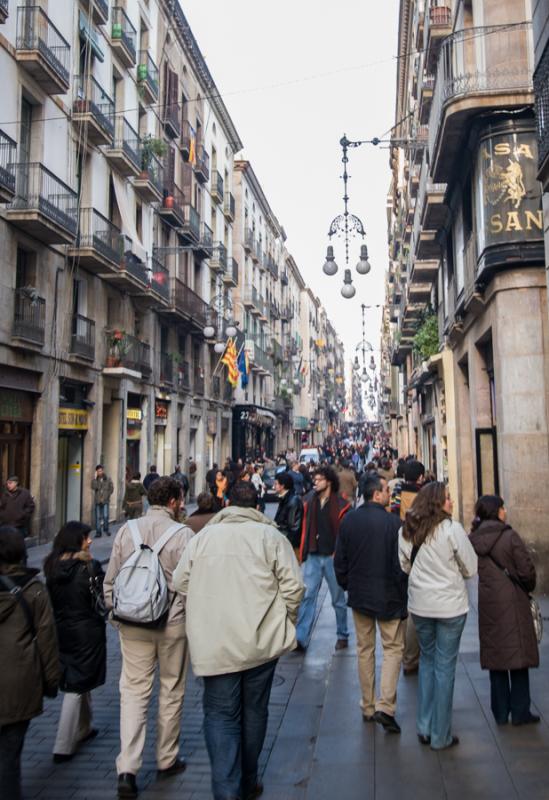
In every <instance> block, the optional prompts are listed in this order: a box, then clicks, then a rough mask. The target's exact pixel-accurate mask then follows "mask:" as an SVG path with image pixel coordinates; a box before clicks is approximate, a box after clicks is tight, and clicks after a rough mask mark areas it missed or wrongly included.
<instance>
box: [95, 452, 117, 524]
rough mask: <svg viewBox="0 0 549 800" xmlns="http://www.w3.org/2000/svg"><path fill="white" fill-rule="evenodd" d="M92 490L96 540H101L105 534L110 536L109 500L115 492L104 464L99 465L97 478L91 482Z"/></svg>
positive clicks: (96, 473)
mask: <svg viewBox="0 0 549 800" xmlns="http://www.w3.org/2000/svg"><path fill="white" fill-rule="evenodd" d="M91 488H92V492H93V503H94V508H95V538H96V539H100V538H101V535H102V533H103V532H104V533H105V534H106V535H107V536H110V532H109V500H110V497H111V495H112V493H113V491H114V486H113V482H112V480H111V479H110V478H109V476H108V475H107V474H106V473H105V469H104V467H103V465H102V464H98V465H97V466H96V468H95V477H94V478H93V480H92V482H91Z"/></svg>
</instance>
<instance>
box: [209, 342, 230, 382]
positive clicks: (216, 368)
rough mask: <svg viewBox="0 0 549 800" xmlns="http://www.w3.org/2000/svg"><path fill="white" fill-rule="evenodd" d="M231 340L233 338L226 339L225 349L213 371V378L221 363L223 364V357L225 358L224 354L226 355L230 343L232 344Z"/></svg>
mask: <svg viewBox="0 0 549 800" xmlns="http://www.w3.org/2000/svg"><path fill="white" fill-rule="evenodd" d="M231 342H232V339H227V341H226V343H225V349H224V350H223V352H222V353H221V355H220V356H219V360H218V362H217V364H216V365H215V369H214V371H213V372H212V378H215V373H216V372H217V370H218V369H219V365H220V364H221V359H222V358H223V356H224V355H225V353H226V352H227V347H228V346H229V344H230V343H231Z"/></svg>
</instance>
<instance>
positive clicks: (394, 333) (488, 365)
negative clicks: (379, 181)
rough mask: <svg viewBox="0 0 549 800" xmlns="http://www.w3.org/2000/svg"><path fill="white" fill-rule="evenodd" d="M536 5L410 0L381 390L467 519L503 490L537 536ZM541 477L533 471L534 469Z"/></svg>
mask: <svg viewBox="0 0 549 800" xmlns="http://www.w3.org/2000/svg"><path fill="white" fill-rule="evenodd" d="M529 9H530V7H529V4H527V3H523V2H520V1H519V2H517V1H516V0H514V1H513V2H502V3H498V4H493V3H483V2H479V3H477V2H473V3H470V2H464V0H459V2H455V3H449V2H445V3H441V4H435V3H433V2H431V3H428V2H426V3H422V2H405V1H404V0H403V2H401V4H400V20H399V52H400V53H401V54H402V58H401V59H400V60H399V69H398V75H397V102H396V123H397V125H396V128H395V131H394V139H393V145H394V146H393V148H392V150H391V168H392V182H391V188H390V192H389V202H388V220H389V256H390V269H389V273H388V276H387V302H386V307H385V309H384V316H383V323H382V362H383V363H382V381H381V390H382V399H383V400H384V404H385V405H384V407H385V411H386V415H387V422H388V424H390V426H391V429H392V431H393V437H394V440H395V443H396V444H397V445H398V447H399V450H400V451H401V452H403V453H408V452H412V453H415V454H417V455H418V457H420V458H421V459H422V460H423V461H424V462H425V464H426V466H427V468H429V469H431V470H433V471H434V472H435V474H436V475H437V477H438V478H439V479H444V480H447V481H448V482H449V485H450V491H451V493H452V495H453V496H454V498H455V500H456V513H457V514H458V515H459V516H460V518H461V519H462V521H463V523H464V524H465V525H466V526H468V525H469V524H470V521H471V519H472V516H473V507H474V503H475V500H476V498H477V497H478V496H479V495H480V494H485V493H494V492H495V493H499V494H501V495H502V496H503V497H504V498H505V501H506V504H507V507H508V509H509V514H510V521H511V524H513V525H515V526H516V527H517V529H518V530H519V531H520V532H521V534H523V535H524V536H525V537H526V538H527V540H528V541H529V542H530V543H531V544H532V545H533V546H535V548H536V551H537V555H538V560H539V564H540V570H541V571H542V581H545V582H547V580H548V579H549V573H547V574H545V571H544V563H546V559H545V556H546V555H547V554H548V553H547V550H548V546H547V544H546V542H544V540H543V537H542V536H541V535H540V533H539V521H540V519H542V518H544V516H545V513H546V511H547V508H546V505H547V503H546V500H545V499H544V496H543V494H542V493H540V492H539V491H538V489H537V487H536V486H535V485H534V483H533V482H532V481H530V480H529V479H528V478H527V477H526V476H527V475H528V474H531V472H532V470H535V472H536V475H537V476H538V478H540V479H541V480H542V481H543V480H544V479H545V477H546V476H547V474H548V471H549V462H548V457H547V452H548V449H547V448H548V444H549V440H548V437H549V430H548V423H547V420H548V416H547V385H546V383H547V378H546V375H547V369H546V366H547V365H546V358H547V357H546V353H547V344H548V342H547V310H546V278H545V260H544V250H543V220H542V211H541V190H540V185H539V183H538V181H537V179H536V176H537V169H538V153H537V137H536V123H535V117H534V94H533V84H532V73H533V45H532V25H531V22H530V19H531V18H530V10H529ZM536 482H537V481H536Z"/></svg>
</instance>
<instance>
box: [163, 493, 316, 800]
mask: <svg viewBox="0 0 549 800" xmlns="http://www.w3.org/2000/svg"><path fill="white" fill-rule="evenodd" d="M256 506H257V493H256V491H255V488H254V486H253V484H252V483H251V482H249V481H239V482H237V483H236V484H235V486H234V488H233V490H232V493H231V496H230V505H229V506H228V507H227V508H225V509H223V510H222V511H220V512H219V513H218V514H217V515H216V516H215V517H214V519H213V520H212V521H211V522H210V523H209V524H208V525H207V526H206V527H205V528H203V529H202V530H201V531H200V533H198V534H197V535H196V536H195V537H194V538H193V539H192V540H191V542H190V544H189V545H188V547H187V548H186V549H185V552H184V553H183V557H182V559H181V562H180V564H179V566H178V567H177V569H176V571H175V574H174V586H175V588H176V590H177V591H178V592H181V593H182V594H184V595H186V600H187V635H188V637H189V646H190V653H191V661H192V665H193V670H194V673H195V674H196V675H198V676H202V677H203V679H204V697H203V705H204V735H205V739H206V746H207V749H208V754H209V757H210V762H211V767H212V791H213V796H214V798H215V800H229V798H235V799H236V798H241V799H242V800H250V799H251V798H254V797H259V795H260V794H261V792H262V786H261V784H260V781H259V777H258V759H259V756H260V753H261V749H262V747H263V742H264V739H265V733H266V730H267V717H268V703H269V696H270V692H271V686H272V682H273V677H274V672H275V668H276V664H277V661H278V659H279V658H280V656H281V655H283V654H284V653H287V652H288V651H290V650H291V649H292V648H294V647H295V644H296V638H295V628H294V624H295V619H296V615H297V609H298V606H299V602H300V600H301V597H302V595H303V582H302V579H301V574H300V570H299V565H298V563H297V561H296V558H295V556H294V553H293V550H292V546H291V544H290V542H289V541H288V540H287V538H286V537H285V536H284V535H283V534H282V533H280V532H279V531H278V530H277V528H276V526H275V525H274V523H273V522H271V520H269V519H268V518H267V517H265V516H264V515H263V514H261V513H260V512H259V511H257V510H256Z"/></svg>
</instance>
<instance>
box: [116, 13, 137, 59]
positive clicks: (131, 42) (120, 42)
mask: <svg viewBox="0 0 549 800" xmlns="http://www.w3.org/2000/svg"><path fill="white" fill-rule="evenodd" d="M111 26H112V27H111V47H112V51H113V53H114V54H115V55H116V56H117V57H118V60H119V61H120V62H121V63H122V64H123V65H124V66H125V67H128V68H129V67H133V66H134V65H135V61H136V57H137V54H136V51H135V42H136V38H137V31H136V30H135V28H134V27H133V25H132V23H131V22H130V19H129V17H128V15H127V14H126V12H125V11H124V9H123V8H120V6H113V9H112V20H111Z"/></svg>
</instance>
